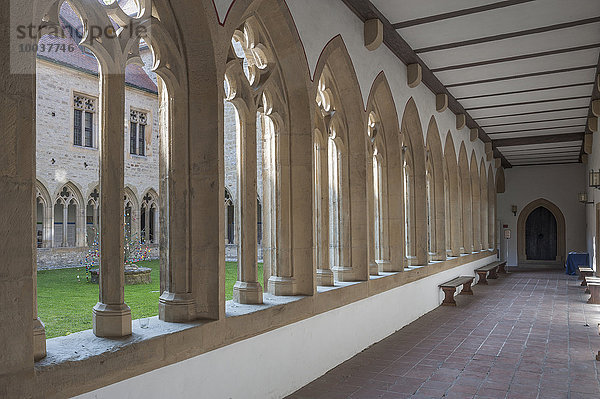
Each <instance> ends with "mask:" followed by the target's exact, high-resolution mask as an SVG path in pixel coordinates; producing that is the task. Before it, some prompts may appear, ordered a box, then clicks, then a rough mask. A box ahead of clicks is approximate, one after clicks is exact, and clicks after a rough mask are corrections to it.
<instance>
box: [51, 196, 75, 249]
mask: <svg viewBox="0 0 600 399" xmlns="http://www.w3.org/2000/svg"><path fill="white" fill-rule="evenodd" d="M79 206H80V204H79V201H78V199H77V197H76V195H75V193H74V192H73V189H72V188H71V187H69V186H67V185H66V186H64V187H63V188H62V189H61V190H60V192H59V194H58V195H57V197H56V199H55V201H54V244H55V246H57V247H75V246H76V244H77V228H78V226H77V214H78V210H79Z"/></svg>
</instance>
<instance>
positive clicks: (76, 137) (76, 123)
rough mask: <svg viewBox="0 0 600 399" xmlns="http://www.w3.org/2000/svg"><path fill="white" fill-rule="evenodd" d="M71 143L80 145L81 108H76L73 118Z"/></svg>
mask: <svg viewBox="0 0 600 399" xmlns="http://www.w3.org/2000/svg"><path fill="white" fill-rule="evenodd" d="M73 144H75V145H81V110H79V109H76V110H75V114H74V118H73Z"/></svg>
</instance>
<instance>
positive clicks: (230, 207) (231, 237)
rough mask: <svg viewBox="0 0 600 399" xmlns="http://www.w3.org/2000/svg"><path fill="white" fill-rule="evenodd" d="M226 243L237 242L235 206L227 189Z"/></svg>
mask: <svg viewBox="0 0 600 399" xmlns="http://www.w3.org/2000/svg"><path fill="white" fill-rule="evenodd" d="M225 242H226V243H227V244H234V242H235V205H234V203H233V198H231V194H229V190H227V189H225Z"/></svg>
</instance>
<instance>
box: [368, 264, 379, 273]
mask: <svg viewBox="0 0 600 399" xmlns="http://www.w3.org/2000/svg"><path fill="white" fill-rule="evenodd" d="M369 276H379V266H378V265H377V262H373V263H371V262H369Z"/></svg>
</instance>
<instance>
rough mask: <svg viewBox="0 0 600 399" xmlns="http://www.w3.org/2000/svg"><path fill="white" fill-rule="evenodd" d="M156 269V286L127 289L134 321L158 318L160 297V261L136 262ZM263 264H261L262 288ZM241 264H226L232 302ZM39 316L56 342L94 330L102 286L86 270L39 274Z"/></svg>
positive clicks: (152, 274) (134, 286)
mask: <svg viewBox="0 0 600 399" xmlns="http://www.w3.org/2000/svg"><path fill="white" fill-rule="evenodd" d="M136 264H137V265H138V266H140V267H149V268H151V269H152V273H151V276H152V283H151V284H140V285H126V286H125V302H126V303H127V305H129V307H130V308H131V317H132V319H134V320H135V319H139V318H140V317H150V316H156V315H157V314H158V297H159V296H160V293H159V290H160V278H159V261H158V260H150V261H143V262H136ZM262 273H263V268H262V263H259V264H258V275H259V282H261V285H262V278H261V277H262ZM236 280H237V263H236V262H226V271H225V295H226V297H227V299H228V300H229V299H231V298H232V292H233V284H234V283H235V281H236ZM37 287H38V292H37V295H38V314H39V317H40V319H41V320H42V321H43V322H44V324H45V325H46V337H47V338H54V337H60V336H62V335H68V334H71V333H74V332H77V331H82V330H88V329H91V328H92V308H93V307H94V305H95V304H96V303H97V302H98V284H92V283H89V282H87V281H86V279H85V268H76V269H59V270H42V271H38V283H37Z"/></svg>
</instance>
